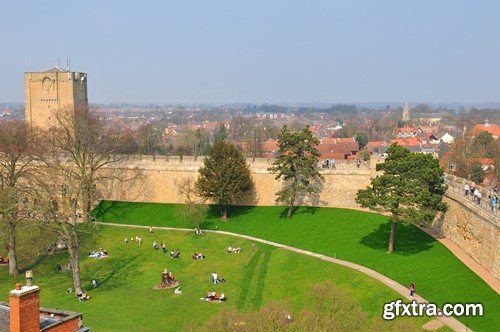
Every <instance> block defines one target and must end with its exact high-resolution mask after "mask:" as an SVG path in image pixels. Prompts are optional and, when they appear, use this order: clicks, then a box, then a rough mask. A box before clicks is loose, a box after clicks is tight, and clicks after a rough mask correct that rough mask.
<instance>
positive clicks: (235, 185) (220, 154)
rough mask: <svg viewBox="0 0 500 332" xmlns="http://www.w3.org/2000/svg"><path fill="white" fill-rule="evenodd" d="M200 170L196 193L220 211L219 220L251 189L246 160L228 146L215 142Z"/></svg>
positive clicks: (229, 144) (223, 142)
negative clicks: (215, 205) (216, 206)
mask: <svg viewBox="0 0 500 332" xmlns="http://www.w3.org/2000/svg"><path fill="white" fill-rule="evenodd" d="M203 163H204V165H203V167H201V168H200V169H199V175H198V180H197V181H196V185H195V186H196V189H197V191H198V193H199V195H200V196H201V197H203V198H205V199H209V200H211V201H212V202H213V203H215V204H217V205H218V206H219V207H220V209H221V216H222V219H223V220H225V219H226V218H227V209H228V207H229V206H230V205H233V204H235V203H237V202H238V201H239V199H241V198H242V197H244V196H245V195H247V194H249V193H250V192H251V191H252V190H253V189H254V183H253V180H252V176H251V175H250V167H249V166H248V164H247V163H246V159H245V156H244V155H243V154H242V153H241V152H240V151H239V150H238V149H237V148H236V147H235V146H234V145H233V144H231V143H229V142H226V141H217V142H215V143H214V145H213V146H212V148H211V149H210V151H209V154H208V156H207V157H205V159H204V161H203Z"/></svg>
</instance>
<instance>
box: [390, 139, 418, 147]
mask: <svg viewBox="0 0 500 332" xmlns="http://www.w3.org/2000/svg"><path fill="white" fill-rule="evenodd" d="M394 143H396V144H397V145H399V146H417V145H420V140H419V139H418V138H397V139H391V144H394Z"/></svg>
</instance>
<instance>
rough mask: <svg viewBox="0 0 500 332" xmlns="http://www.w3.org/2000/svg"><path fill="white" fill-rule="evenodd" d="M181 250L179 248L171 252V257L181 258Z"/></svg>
mask: <svg viewBox="0 0 500 332" xmlns="http://www.w3.org/2000/svg"><path fill="white" fill-rule="evenodd" d="M180 257H181V251H180V250H179V249H177V250H175V251H171V252H170V258H180Z"/></svg>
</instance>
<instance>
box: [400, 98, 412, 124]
mask: <svg viewBox="0 0 500 332" xmlns="http://www.w3.org/2000/svg"><path fill="white" fill-rule="evenodd" d="M401 121H403V122H404V123H406V122H408V121H410V107H409V106H408V102H406V101H405V104H404V106H403V116H402V118H401Z"/></svg>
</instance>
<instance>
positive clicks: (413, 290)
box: [408, 282, 415, 300]
mask: <svg viewBox="0 0 500 332" xmlns="http://www.w3.org/2000/svg"><path fill="white" fill-rule="evenodd" d="M408 288H409V289H410V297H411V299H412V300H413V299H414V297H415V284H414V283H413V282H411V283H410V286H409V287H408Z"/></svg>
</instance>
